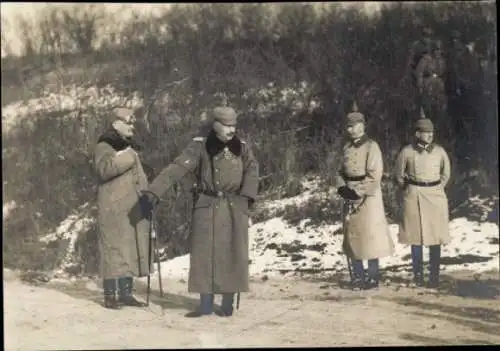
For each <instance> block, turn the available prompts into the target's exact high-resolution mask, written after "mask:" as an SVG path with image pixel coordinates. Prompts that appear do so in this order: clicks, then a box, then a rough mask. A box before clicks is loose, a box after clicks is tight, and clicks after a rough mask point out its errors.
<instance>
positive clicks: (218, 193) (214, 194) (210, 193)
mask: <svg viewBox="0 0 500 351" xmlns="http://www.w3.org/2000/svg"><path fill="white" fill-rule="evenodd" d="M201 193H202V194H203V195H207V196H210V197H229V196H235V195H237V194H236V193H227V192H224V191H213V190H203V191H201Z"/></svg>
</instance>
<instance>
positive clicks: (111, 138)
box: [98, 128, 141, 151]
mask: <svg viewBox="0 0 500 351" xmlns="http://www.w3.org/2000/svg"><path fill="white" fill-rule="evenodd" d="M102 142H103V143H107V144H109V145H110V146H111V147H112V148H113V149H115V150H116V151H120V150H123V149H126V148H127V147H128V146H131V147H132V148H134V149H135V150H137V151H140V149H141V147H140V145H139V144H138V143H137V142H135V141H134V140H133V139H124V138H123V137H122V136H121V135H120V134H119V133H118V132H117V131H116V129H114V128H109V129H108V130H107V131H105V132H104V133H103V134H102V135H101V137H100V138H99V140H98V143H102Z"/></svg>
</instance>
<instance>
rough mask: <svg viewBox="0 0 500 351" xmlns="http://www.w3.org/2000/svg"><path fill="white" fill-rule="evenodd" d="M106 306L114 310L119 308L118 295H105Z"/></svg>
mask: <svg viewBox="0 0 500 351" xmlns="http://www.w3.org/2000/svg"><path fill="white" fill-rule="evenodd" d="M104 307H106V308H109V309H112V310H119V309H120V305H119V304H118V301H117V300H116V296H114V295H105V296H104Z"/></svg>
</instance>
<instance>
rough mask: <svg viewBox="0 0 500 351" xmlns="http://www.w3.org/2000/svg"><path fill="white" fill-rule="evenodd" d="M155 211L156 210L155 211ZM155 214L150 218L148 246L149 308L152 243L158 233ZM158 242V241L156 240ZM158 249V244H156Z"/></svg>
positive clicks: (147, 301) (147, 300) (147, 292)
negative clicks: (154, 219) (154, 220)
mask: <svg viewBox="0 0 500 351" xmlns="http://www.w3.org/2000/svg"><path fill="white" fill-rule="evenodd" d="M153 211H154V210H153ZM153 218H154V216H153V213H151V217H150V218H149V241H148V243H149V245H148V267H149V268H148V288H147V290H146V306H149V295H150V294H151V263H152V262H151V256H152V252H151V251H152V250H153V245H152V244H153V243H152V241H153V240H155V237H156V232H155V228H154V224H153ZM155 242H156V240H155ZM155 247H156V244H155Z"/></svg>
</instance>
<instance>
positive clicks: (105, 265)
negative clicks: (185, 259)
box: [93, 141, 149, 279]
mask: <svg viewBox="0 0 500 351" xmlns="http://www.w3.org/2000/svg"><path fill="white" fill-rule="evenodd" d="M93 165H94V168H95V172H96V174H97V178H98V188H97V203H98V208H99V219H98V222H99V229H100V230H99V250H100V269H101V275H102V277H103V278H104V279H111V278H119V277H127V276H135V277H143V276H146V275H148V273H149V265H148V252H149V221H148V220H147V219H145V218H144V216H143V215H142V213H141V210H140V207H139V202H138V200H139V196H138V192H139V191H141V190H145V189H147V187H148V181H147V178H146V175H145V173H144V170H143V168H142V164H141V162H140V160H139V156H138V155H137V153H136V152H135V151H134V150H133V149H131V148H128V149H126V150H122V151H117V150H115V149H114V148H113V147H112V146H111V145H110V144H109V143H107V142H104V141H101V142H99V143H98V144H97V145H96V147H95V149H94V163H93Z"/></svg>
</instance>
